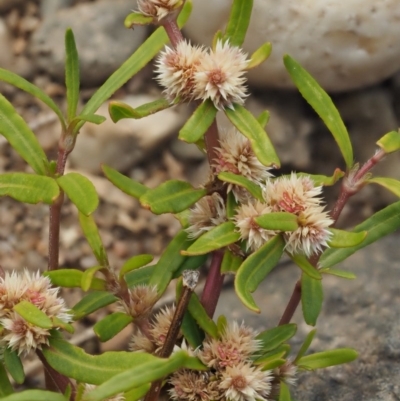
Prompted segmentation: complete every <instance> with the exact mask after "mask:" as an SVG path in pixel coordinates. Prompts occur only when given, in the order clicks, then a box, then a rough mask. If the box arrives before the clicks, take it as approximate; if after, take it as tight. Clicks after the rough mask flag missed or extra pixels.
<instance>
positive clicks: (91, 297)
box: [72, 291, 118, 320]
mask: <svg viewBox="0 0 400 401" xmlns="http://www.w3.org/2000/svg"><path fill="white" fill-rule="evenodd" d="M116 301H118V298H117V297H115V296H114V295H113V294H110V293H109V292H107V291H93V292H91V293H89V294H87V295H85V296H84V297H83V298H82V299H81V300H80V301H79V302H78V303H77V304H76V305H75V306H74V307H73V308H72V312H73V313H74V320H79V319H82V318H83V317H84V316H87V315H90V314H91V313H93V312H95V311H97V310H98V309H100V308H104V307H105V306H107V305H110V304H112V303H114V302H116Z"/></svg>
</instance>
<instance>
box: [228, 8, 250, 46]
mask: <svg viewBox="0 0 400 401" xmlns="http://www.w3.org/2000/svg"><path fill="white" fill-rule="evenodd" d="M252 9H253V0H234V1H233V4H232V6H231V13H230V15H229V20H228V25H227V26H226V29H225V35H224V36H225V38H226V39H228V40H229V43H230V44H231V45H232V46H241V45H242V44H243V42H244V38H245V37H246V32H247V28H248V26H249V23H250V17H251V10H252Z"/></svg>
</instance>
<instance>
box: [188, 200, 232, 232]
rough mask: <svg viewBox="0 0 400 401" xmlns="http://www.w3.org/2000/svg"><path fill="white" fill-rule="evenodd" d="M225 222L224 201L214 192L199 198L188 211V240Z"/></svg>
mask: <svg viewBox="0 0 400 401" xmlns="http://www.w3.org/2000/svg"><path fill="white" fill-rule="evenodd" d="M225 221H226V209H225V204H224V200H223V199H222V198H221V196H220V195H219V194H218V193H216V192H214V193H213V194H212V195H209V196H204V197H203V198H201V199H200V200H199V201H198V202H197V203H196V204H195V205H194V207H193V208H192V209H190V215H189V223H190V226H189V227H188V228H187V229H186V231H187V232H188V234H189V237H190V238H197V237H199V236H200V235H201V234H204V233H205V232H206V231H210V230H211V229H212V228H214V227H216V226H218V225H220V224H222V223H224V222H225Z"/></svg>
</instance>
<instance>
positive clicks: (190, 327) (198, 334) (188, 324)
mask: <svg viewBox="0 0 400 401" xmlns="http://www.w3.org/2000/svg"><path fill="white" fill-rule="evenodd" d="M181 331H182V333H183V336H184V337H185V339H186V341H187V342H188V344H189V345H190V346H191V347H192V348H193V349H197V348H198V347H200V346H201V344H202V343H203V341H204V332H203V331H202V330H200V328H199V326H198V325H197V323H196V320H194V317H193V316H192V315H191V314H190V312H188V311H186V313H185V315H184V317H183V320H182V325H181Z"/></svg>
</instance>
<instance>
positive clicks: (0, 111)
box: [0, 94, 49, 175]
mask: <svg viewBox="0 0 400 401" xmlns="http://www.w3.org/2000/svg"><path fill="white" fill-rule="evenodd" d="M0 134H1V135H3V136H4V137H5V138H6V139H7V141H8V142H9V143H10V145H11V146H12V147H13V148H14V149H15V150H16V151H17V153H18V154H19V155H20V156H21V157H22V158H23V159H24V160H25V161H26V162H27V163H28V164H29V165H30V166H31V167H32V169H33V171H34V172H35V173H37V174H39V175H46V174H47V172H48V171H49V161H48V160H47V157H46V154H45V153H44V151H43V149H42V148H41V146H40V144H39V141H38V140H37V138H36V136H35V134H34V133H33V132H32V130H31V129H30V128H29V127H28V124H27V123H26V122H25V121H24V119H23V118H22V117H21V116H20V115H19V114H18V113H17V112H16V111H15V109H14V107H13V106H12V105H11V103H10V102H9V101H8V100H7V99H6V98H5V97H4V96H3V95H2V94H0Z"/></svg>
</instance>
